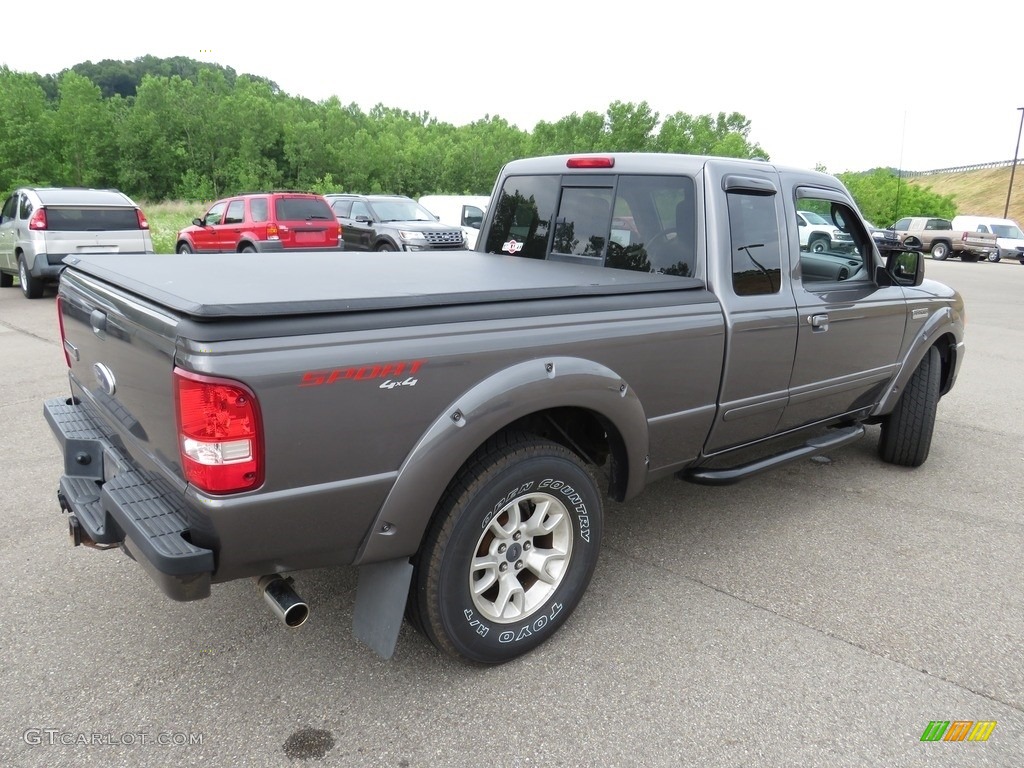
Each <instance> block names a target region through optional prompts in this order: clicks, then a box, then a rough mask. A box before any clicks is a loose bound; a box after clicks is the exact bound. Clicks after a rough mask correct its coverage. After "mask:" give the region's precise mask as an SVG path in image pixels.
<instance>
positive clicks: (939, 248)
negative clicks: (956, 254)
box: [932, 243, 949, 261]
mask: <svg viewBox="0 0 1024 768" xmlns="http://www.w3.org/2000/svg"><path fill="white" fill-rule="evenodd" d="M932 258H933V259H935V260H937V261H945V260H946V259H947V258H949V246H948V245H946V244H945V243H935V244H934V245H933V246H932Z"/></svg>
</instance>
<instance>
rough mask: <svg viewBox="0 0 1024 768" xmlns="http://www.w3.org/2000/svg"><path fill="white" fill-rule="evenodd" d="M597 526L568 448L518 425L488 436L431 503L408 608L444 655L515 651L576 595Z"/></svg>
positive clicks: (547, 630) (545, 629)
mask: <svg viewBox="0 0 1024 768" xmlns="http://www.w3.org/2000/svg"><path fill="white" fill-rule="evenodd" d="M601 531H602V511H601V497H600V494H599V492H598V487H597V482H596V481H595V479H594V477H593V475H592V474H591V472H590V471H589V469H588V467H587V466H586V465H585V464H584V463H583V462H582V461H581V460H580V459H579V458H578V457H577V456H576V454H574V453H573V452H572V451H570V450H568V449H567V448H565V447H563V446H561V445H559V444H557V443H553V442H550V441H548V440H544V439H541V438H539V437H534V436H531V435H526V434H516V435H511V436H509V435H506V436H500V437H498V438H494V439H492V440H491V441H490V442H488V443H487V444H486V445H485V446H484V447H483V448H481V449H480V450H479V451H478V452H477V453H476V454H475V455H474V456H473V457H472V458H471V459H470V460H469V461H468V462H467V464H466V465H465V466H464V467H463V469H462V470H461V471H460V472H459V474H458V475H457V476H456V477H455V479H454V480H453V481H452V483H451V484H450V485H449V487H448V490H447V491H446V493H445V495H444V497H443V498H442V500H441V502H440V504H439V505H438V509H437V513H436V515H435V518H434V522H433V523H432V524H431V527H430V530H429V531H428V533H427V536H426V539H425V541H424V544H423V547H422V549H421V550H420V553H419V554H418V555H417V558H416V575H415V577H414V580H413V586H412V592H411V593H410V596H409V602H410V606H409V613H410V618H411V619H412V620H413V623H415V624H417V625H418V626H419V627H420V629H422V630H423V632H424V633H425V634H426V635H427V637H428V638H430V640H431V642H433V643H434V645H436V646H437V647H438V648H439V649H441V650H442V651H444V652H446V653H448V654H450V655H452V656H456V657H462V658H464V659H468V660H470V661H475V662H479V663H483V664H501V663H503V662H506V661H510V660H512V659H514V658H516V657H518V656H521V655H523V654H524V653H527V652H528V651H530V650H532V649H533V648H536V647H537V646H538V645H540V644H541V643H543V642H544V641H545V640H547V639H548V638H549V637H551V636H552V635H553V634H554V633H555V631H556V630H557V629H558V628H559V627H560V626H561V625H562V624H563V623H564V622H565V620H566V619H567V618H568V617H569V615H570V614H571V613H572V612H573V609H574V608H575V607H576V605H577V604H578V603H579V601H580V599H581V598H582V596H583V593H584V591H585V590H586V588H587V585H588V584H589V583H590V577H591V575H592V574H593V572H594V566H595V565H596V563H597V556H598V552H599V550H600V546H601Z"/></svg>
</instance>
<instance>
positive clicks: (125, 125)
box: [0, 56, 952, 223]
mask: <svg viewBox="0 0 1024 768" xmlns="http://www.w3.org/2000/svg"><path fill="white" fill-rule="evenodd" d="M0 104H2V105H3V108H2V109H0V192H2V193H6V192H7V191H9V190H10V189H12V188H14V187H16V186H20V185H23V184H29V185H55V186H87V187H116V188H118V189H121V190H122V191H124V192H126V193H127V194H129V195H130V196H132V197H133V198H135V199H137V200H144V201H149V202H160V201H163V200H168V199H182V200H190V201H210V200H213V199H216V198H218V197H222V196H224V195H227V194H235V193H238V192H244V191H254V190H266V189H300V190H312V191H316V192H344V191H347V192H364V193H375V192H387V193H395V194H404V195H409V196H410V197H419V196H421V195H425V194H431V193H448V194H486V193H488V192H489V191H490V190H491V187H492V185H493V183H494V179H495V178H496V177H497V174H498V171H499V170H500V169H501V167H502V165H504V164H505V163H506V162H508V161H509V160H513V159H515V158H519V157H527V156H536V155H550V154H562V153H571V152H595V151H596V152H601V151H620V152H674V153H688V154H705V155H717V156H723V157H737V158H762V159H765V160H768V159H769V155H768V153H767V152H766V151H765V150H764V149H763V148H762V147H761V146H760V145H758V144H757V143H755V142H752V141H751V140H750V127H751V125H750V121H749V120H747V119H746V117H744V116H743V115H742V114H740V113H738V112H733V113H730V114H726V113H719V114H717V115H710V114H705V115H689V114H686V113H684V112H676V113H674V114H672V115H668V116H666V117H664V118H662V117H661V115H659V113H657V112H655V111H652V110H651V108H650V106H649V105H648V104H647V102H640V103H639V104H635V103H628V102H621V101H615V102H613V103H611V104H610V105H609V106H608V108H607V110H606V112H605V113H604V114H600V113H597V112H585V113H583V114H577V113H573V114H571V115H568V116H567V117H563V118H562V119H560V120H558V121H556V122H551V123H548V122H543V121H542V122H539V123H537V125H536V126H534V128H533V130H532V131H525V130H522V129H520V128H518V127H516V126H515V125H512V124H510V123H508V121H506V120H505V119H503V118H501V117H499V116H496V115H495V116H491V115H486V116H484V117H483V118H481V119H479V120H477V121H475V122H473V123H470V124H469V125H462V126H455V125H452V124H450V123H446V122H442V121H440V120H437V119H436V118H434V117H432V116H431V115H430V114H429V113H428V112H422V113H417V112H409V111H405V110H402V109H398V108H393V107H386V106H384V105H382V104H378V105H376V106H374V107H373V108H372V109H370V110H369V112H363V111H362V110H361V109H360V108H359V107H358V105H356V104H354V103H351V104H344V103H342V101H341V100H340V99H339V98H337V97H332V98H330V99H327V100H325V101H322V102H313V101H311V100H309V99H305V98H302V97H298V96H292V95H289V94H286V93H283V92H282V91H281V90H280V89H279V88H278V86H277V85H276V84H275V83H274V82H273V81H270V80H267V79H266V78H260V77H254V76H251V75H244V74H243V75H239V74H237V73H235V71H234V70H233V69H231V68H230V67H221V66H219V65H213V64H207V63H204V62H197V61H194V60H191V59H187V58H183V57H177V58H172V59H159V58H156V57H152V56H146V57H142V58H140V59H136V60H134V61H131V62H125V61H113V60H105V61H101V62H99V63H98V64H93V63H92V62H85V63H83V64H78V65H76V66H75V67H72V68H71V69H68V70H65V71H63V72H61V73H59V74H58V75H39V74H36V73H21V72H15V71H13V70H11V69H9V68H8V67H0ZM894 180H895V181H898V179H896V176H895V175H894V174H893V173H892V172H891V171H888V170H879V171H876V172H875V177H874V180H873V181H871V182H870V183H867V184H866V185H865V183H864V182H861V183H860V195H864V196H865V198H873V197H877V199H878V201H879V205H880V206H882V207H883V208H884V205H883V203H882V201H883V199H884V196H885V193H884V192H880V193H879V194H878V195H873V194H868V192H869V191H871V192H873V190H874V189H875V187H876V186H878V185H879V184H881V185H882V186H883V187H884V186H886V185H891V182H892V181H894ZM848 183H849V182H848ZM903 187H904V190H905V192H906V194H915V193H914V192H912V191H911V190H913V189H918V191H919V193H920V190H919V188H911V187H908V186H907V185H906V184H904V185H903ZM851 191H853V189H852V187H851ZM854 194H855V197H858V202H859V203H860V200H859V196H858V193H857V192H854ZM926 194H930V193H926ZM919 202H922V203H924V202H927V203H928V204H929V205H931V204H932V203H935V201H930V200H928V201H919ZM947 202H948V203H949V206H952V202H951V201H949V200H948V199H947ZM940 207H941V205H940ZM861 208H862V210H864V208H865V206H864V205H863V204H862V203H861ZM873 208H874V205H872V211H871V212H869V211H868V210H864V213H865V215H866V216H868V218H872V216H876V217H877V218H878V219H879V221H883V222H886V223H888V222H890V221H891V220H892V217H888V218H887V216H886V215H884V214H883V213H882V212H881V210H880V211H878V212H877V213H876V212H875V211H874V210H873ZM900 208H903V206H902V205H901V206H900ZM916 212H918V213H921V214H923V215H943V213H942V212H940V211H938V210H932V209H931V208H929V209H928V210H924V209H923V208H922V209H920V210H919V211H916Z"/></svg>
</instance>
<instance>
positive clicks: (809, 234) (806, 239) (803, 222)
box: [796, 211, 853, 253]
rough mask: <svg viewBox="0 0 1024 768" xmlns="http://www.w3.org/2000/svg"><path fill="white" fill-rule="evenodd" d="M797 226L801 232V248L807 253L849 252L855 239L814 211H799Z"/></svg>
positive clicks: (797, 213)
mask: <svg viewBox="0 0 1024 768" xmlns="http://www.w3.org/2000/svg"><path fill="white" fill-rule="evenodd" d="M796 225H797V229H798V230H799V231H800V248H801V249H803V250H805V251H813V252H814V253H822V252H824V251H849V250H851V249H852V248H853V238H852V237H850V235H849V234H847V233H846V232H843V231H842V230H841V229H839V227H837V226H836V225H835V224H833V223H832V222H831V221H829V220H828V219H826V218H825V217H824V216H822V215H821V214H820V213H815V212H814V211H797V212H796Z"/></svg>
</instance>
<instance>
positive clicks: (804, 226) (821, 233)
mask: <svg viewBox="0 0 1024 768" xmlns="http://www.w3.org/2000/svg"><path fill="white" fill-rule="evenodd" d="M796 207H797V217H798V220H799V221H798V224H797V234H798V237H799V238H800V280H801V282H802V283H803V286H804V288H807V289H808V290H814V289H815V287H819V288H821V287H822V286H821V284H822V283H836V282H846V281H850V280H853V281H856V280H869V279H871V274H872V271H871V269H870V268H869V267H870V265H871V260H872V258H873V256H872V253H873V249H872V246H871V238H870V236H869V235H868V234H867V230H865V229H864V228H863V226H861V224H860V218H859V217H858V216H857V213H856V212H855V211H854V210H853V209H852V208H851V207H850V206H849V205H847V204H846V203H842V202H839V201H837V200H832V199H829V197H828V196H826V193H823V192H821V191H815V190H814V189H810V188H801V189H798V190H797V196H796Z"/></svg>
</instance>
